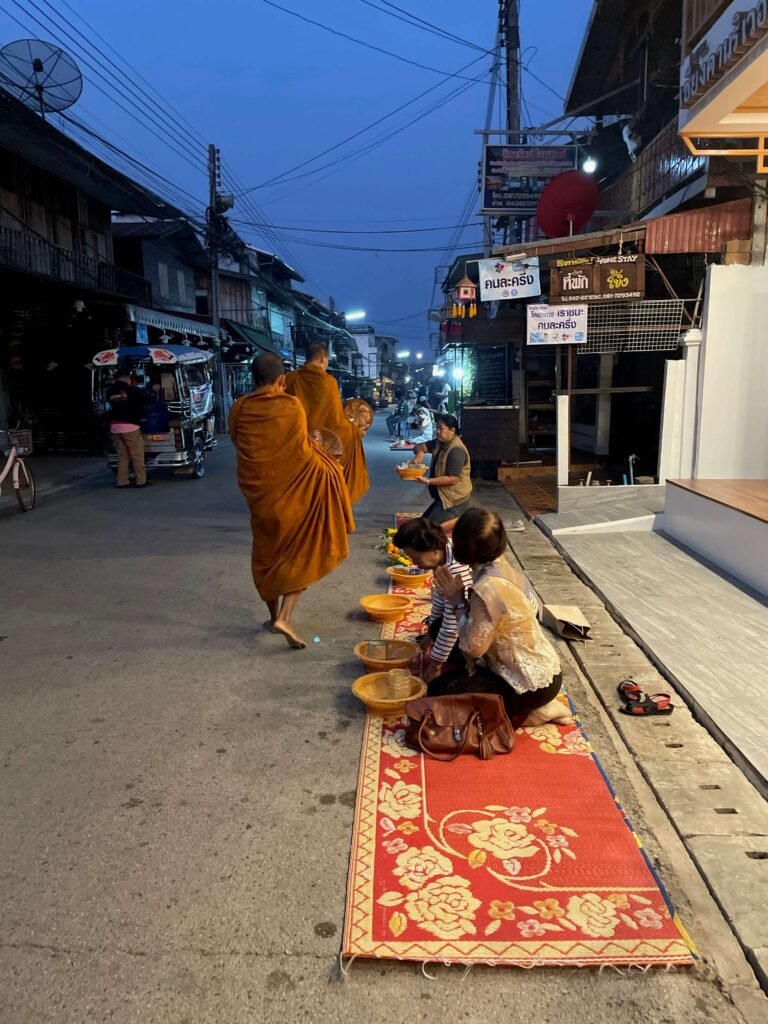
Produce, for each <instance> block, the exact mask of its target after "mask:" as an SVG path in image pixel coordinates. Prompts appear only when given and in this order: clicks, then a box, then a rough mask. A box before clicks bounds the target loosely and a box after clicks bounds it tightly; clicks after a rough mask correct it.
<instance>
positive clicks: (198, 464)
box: [192, 435, 205, 480]
mask: <svg viewBox="0 0 768 1024" xmlns="http://www.w3.org/2000/svg"><path fill="white" fill-rule="evenodd" d="M192 457H193V463H192V476H193V477H194V478H195V480H199V479H200V478H201V477H204V476H205V445H204V444H203V439H202V437H200V436H199V435H198V437H196V438H195V440H194V443H193V445H192Z"/></svg>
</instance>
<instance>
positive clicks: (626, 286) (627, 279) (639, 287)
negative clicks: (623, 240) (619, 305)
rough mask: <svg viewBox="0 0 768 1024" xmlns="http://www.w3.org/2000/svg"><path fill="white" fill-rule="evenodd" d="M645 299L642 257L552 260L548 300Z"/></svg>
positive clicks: (643, 259) (633, 255)
mask: <svg viewBox="0 0 768 1024" xmlns="http://www.w3.org/2000/svg"><path fill="white" fill-rule="evenodd" d="M644 296H645V256H643V255H642V254H638V253H626V254H624V255H622V256H595V257H592V256H576V257H573V258H570V259H556V260H553V261H552V263H551V264H550V267H549V301H550V302H553V303H562V302H582V301H584V300H591V301H603V302H604V301H610V300H613V299H623V300H624V301H625V302H626V301H632V300H635V299H642V298H643V297H644Z"/></svg>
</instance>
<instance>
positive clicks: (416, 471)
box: [395, 465, 427, 480]
mask: <svg viewBox="0 0 768 1024" xmlns="http://www.w3.org/2000/svg"><path fill="white" fill-rule="evenodd" d="M395 472H396V473H397V475H398V476H399V477H400V479H401V480H418V479H419V477H421V476H424V474H425V473H426V472H427V467H426V466H423V465H422V466H408V467H406V468H405V469H403V468H402V467H401V466H395Z"/></svg>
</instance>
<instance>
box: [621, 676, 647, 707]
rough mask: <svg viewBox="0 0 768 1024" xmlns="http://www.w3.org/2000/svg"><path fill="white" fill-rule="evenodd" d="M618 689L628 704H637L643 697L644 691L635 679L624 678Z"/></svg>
mask: <svg viewBox="0 0 768 1024" xmlns="http://www.w3.org/2000/svg"><path fill="white" fill-rule="evenodd" d="M616 689H617V690H618V691H619V696H620V697H621V699H622V700H623V701H624V702H625V703H626V704H635V703H637V702H638V701H641V700H642V699H643V691H642V689H641V688H640V687H639V686H638V685H637V683H636V682H635V680H634V679H622V681H621V682H620V683H619V685H618V686H617V687H616Z"/></svg>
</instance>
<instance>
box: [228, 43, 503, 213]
mask: <svg viewBox="0 0 768 1024" xmlns="http://www.w3.org/2000/svg"><path fill="white" fill-rule="evenodd" d="M482 59H483V58H482V57H475V58H474V60H471V61H469V63H468V64H464V65H463V67H461V68H460V69H459V70H460V71H466V70H467V69H468V68H470V67H472V65H473V64H477V63H478V61H480V60H482ZM449 77H455V76H446V78H445V79H444V80H446V81H447V79H448V78H449ZM485 77H487V76H480V77H479V78H477V79H474V81H477V82H481V81H483V80H484V78H485ZM442 84H443V82H437V83H436V84H435V85H431V86H430V87H429V88H428V89H424V90H423V91H422V92H420V93H417V95H416V96H414V97H413V98H412V99H410V100H407V101H406V102H405V103H401V104H400V105H399V106H398V107H395V109H394V110H390V111H389V113H388V114H384V115H383V116H382V117H379V118H377V119H376V120H375V121H372V122H371V123H370V124H368V125H366V126H365V127H364V128H360V129H359V130H358V131H356V132H353V134H352V135H348V136H347V137H346V138H345V139H342V140H341V141H340V142H336V143H335V144H334V145H333V146H328V148H327V149H323V150H321V152H319V153H316V154H315V155H314V156H312V157H309V158H308V159H306V160H302V162H301V163H299V164H296V165H295V166H294V167H289V168H288V170H287V171H283V173H282V174H278V175H275V176H274V177H273V178H269V179H268V180H267V181H263V182H262V183H261V184H260V185H253V186H251V187H250V188H248V189H245V191H244V192H243V193H241V194H242V195H245V194H246V193H247V192H254V191H256V190H257V189H261V188H266V187H267V186H268V185H273V184H278V183H282V182H283V181H285V180H295V179H290V178H288V175H291V174H293V172H294V171H299V170H301V168H302V167H306V166H307V165H308V164H311V163H315V161H317V160H320V159H321V158H322V157H324V156H327V155H328V154H329V153H333V152H335V151H336V150H337V149H340V148H341V147H342V146H344V145H346V144H347V143H348V142H353V141H354V140H355V139H357V138H359V137H360V136H361V135H364V134H365V133H366V132H368V131H371V130H372V129H373V128H376V127H378V126H379V125H380V124H383V122H384V121H388V120H389V119H390V118H391V117H394V116H395V115H396V114H399V113H401V111H403V110H405V109H406V107H410V106H413V104H414V103H418V101H419V100H420V99H423V98H424V97H425V96H428V95H429V93H431V92H434V91H435V89H439V88H440V86H441V85H442Z"/></svg>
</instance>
